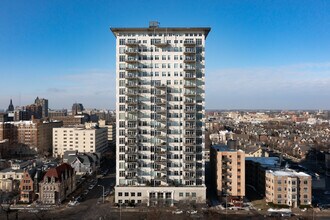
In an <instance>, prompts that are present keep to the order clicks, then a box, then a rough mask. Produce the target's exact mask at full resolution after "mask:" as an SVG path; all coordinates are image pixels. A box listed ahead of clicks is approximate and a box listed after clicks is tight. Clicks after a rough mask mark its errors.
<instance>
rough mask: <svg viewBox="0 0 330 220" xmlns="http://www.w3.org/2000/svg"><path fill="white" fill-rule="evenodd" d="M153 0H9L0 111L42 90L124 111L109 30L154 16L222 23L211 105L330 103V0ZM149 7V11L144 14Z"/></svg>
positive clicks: (57, 101) (210, 68) (1, 48)
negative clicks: (127, 0) (93, 0)
mask: <svg viewBox="0 0 330 220" xmlns="http://www.w3.org/2000/svg"><path fill="white" fill-rule="evenodd" d="M145 2H146V4H141V3H140V2H139V1H131V2H130V3H129V4H122V2H120V1H114V2H110V1H98V2H97V3H91V2H88V1H79V3H78V1H70V2H66V1H57V2H42V1H32V2H29V3H27V2H24V1H15V2H12V1H3V2H2V3H1V7H0V27H1V29H2V33H3V34H2V35H1V36H0V66H1V73H2V76H3V79H4V80H5V82H6V83H2V85H1V90H0V92H1V97H0V109H6V108H7V107H8V105H9V101H10V99H13V104H14V106H17V105H27V104H30V103H33V101H34V99H35V98H36V97H37V96H39V97H43V98H46V99H48V100H49V107H50V108H52V109H61V108H71V106H72V104H73V103H75V102H78V103H83V104H84V106H85V107H86V108H107V109H114V108H115V47H114V45H115V44H114V42H115V40H114V38H113V36H112V33H111V32H110V30H109V28H110V27H120V26H130V27H141V26H143V27H147V26H148V22H149V21H151V20H157V21H159V22H160V26H161V27H184V26H190V27H194V26H209V27H211V28H212V32H211V33H210V35H209V37H208V41H207V43H206V51H207V53H206V86H205V89H206V108H207V109H330V102H329V101H328V100H330V57H329V55H328V51H329V49H330V41H329V40H328V39H330V23H329V20H330V15H329V14H328V13H327V12H328V11H329V10H330V3H329V2H327V1H299V4H298V3H297V2H295V1H276V3H274V2H272V1H254V2H253V3H251V2H247V1H243V2H236V3H234V2H232V1H217V2H214V1H194V2H188V1H180V2H177V1H168V3H167V4H166V5H165V4H161V3H162V2H161V1H150V2H148V1H145ZM160 5H162V7H160ZM196 9H198V16H195V15H196V13H195V10H196ZM141 10H142V11H148V13H139V16H135V15H134V12H135V11H141ZM169 13H170V14H172V15H174V16H171V17H170V16H168V15H169ZM3 82H4V81H3Z"/></svg>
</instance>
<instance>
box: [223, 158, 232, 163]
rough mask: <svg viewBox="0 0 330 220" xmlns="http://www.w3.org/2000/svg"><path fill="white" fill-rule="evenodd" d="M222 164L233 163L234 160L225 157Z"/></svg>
mask: <svg viewBox="0 0 330 220" xmlns="http://www.w3.org/2000/svg"><path fill="white" fill-rule="evenodd" d="M222 162H226V163H227V162H232V159H231V158H229V157H224V158H222Z"/></svg>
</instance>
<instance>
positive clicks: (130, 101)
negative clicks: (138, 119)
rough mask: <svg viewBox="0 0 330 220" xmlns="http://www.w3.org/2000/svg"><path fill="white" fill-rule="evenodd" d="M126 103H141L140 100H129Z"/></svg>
mask: <svg viewBox="0 0 330 220" xmlns="http://www.w3.org/2000/svg"><path fill="white" fill-rule="evenodd" d="M126 104H127V105H137V104H139V101H137V100H127V101H126Z"/></svg>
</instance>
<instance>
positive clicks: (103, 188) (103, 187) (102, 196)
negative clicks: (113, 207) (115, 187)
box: [97, 185, 104, 203]
mask: <svg viewBox="0 0 330 220" xmlns="http://www.w3.org/2000/svg"><path fill="white" fill-rule="evenodd" d="M97 186H101V187H102V188H103V194H102V201H103V203H104V186H102V185H97Z"/></svg>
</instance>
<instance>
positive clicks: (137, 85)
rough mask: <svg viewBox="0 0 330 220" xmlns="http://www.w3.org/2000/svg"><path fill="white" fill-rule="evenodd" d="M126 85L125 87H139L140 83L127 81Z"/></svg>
mask: <svg viewBox="0 0 330 220" xmlns="http://www.w3.org/2000/svg"><path fill="white" fill-rule="evenodd" d="M126 87H127V88H138V87H140V85H139V84H137V83H127V84H126Z"/></svg>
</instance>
